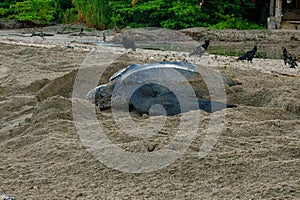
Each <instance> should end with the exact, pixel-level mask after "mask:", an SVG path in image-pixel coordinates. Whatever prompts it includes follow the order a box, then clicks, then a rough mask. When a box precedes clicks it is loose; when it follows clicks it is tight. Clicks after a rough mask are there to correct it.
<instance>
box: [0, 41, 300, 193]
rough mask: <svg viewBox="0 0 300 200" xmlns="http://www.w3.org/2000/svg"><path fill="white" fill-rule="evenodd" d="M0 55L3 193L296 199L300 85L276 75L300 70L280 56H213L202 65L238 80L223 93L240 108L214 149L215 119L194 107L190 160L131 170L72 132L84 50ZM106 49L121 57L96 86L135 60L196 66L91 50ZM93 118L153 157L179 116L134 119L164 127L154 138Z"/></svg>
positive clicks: (154, 54) (5, 48)
mask: <svg viewBox="0 0 300 200" xmlns="http://www.w3.org/2000/svg"><path fill="white" fill-rule="evenodd" d="M0 51H1V54H0V94H1V96H0V122H1V123H0V141H1V143H0V144H1V145H0V160H1V162H0V163H1V165H0V192H3V193H6V194H13V195H14V196H16V198H17V199H62V198H67V199H104V198H112V199H121V198H122V199H123V198H144V199H158V198H164V199H207V198H210V199H229V198H230V199H231V198H241V199H252V198H261V199H266V198H278V199H297V198H300V193H299V191H300V181H299V180H300V168H299V165H300V131H299V130H300V100H299V99H300V79H299V78H298V77H288V76H284V75H279V74H274V73H272V71H277V72H281V73H287V74H299V69H289V68H287V67H284V66H283V62H282V61H281V60H263V59H254V61H253V64H250V63H246V62H236V61H235V59H234V58H231V57H220V56H218V57H216V56H213V55H209V56H208V57H209V58H210V59H208V60H207V61H204V62H202V63H204V64H205V65H206V66H207V67H210V68H211V69H213V70H216V69H218V70H219V71H220V72H221V73H222V74H224V75H227V76H228V77H230V78H232V79H233V80H236V81H238V82H240V83H241V85H236V86H233V87H227V88H226V93H227V101H228V103H231V104H236V105H238V108H234V109H227V110H226V118H225V121H224V127H223V129H222V132H221V134H220V136H219V139H218V141H217V143H216V145H215V147H214V148H213V150H212V151H211V152H209V154H208V155H207V156H205V157H204V158H200V157H199V150H200V147H201V144H202V142H203V141H204V138H205V135H206V133H207V127H208V125H209V121H210V119H211V114H208V113H205V112H204V111H201V110H198V111H191V112H189V113H186V114H183V115H187V116H189V117H193V116H194V115H195V114H200V115H201V120H200V121H199V128H198V130H197V134H196V137H195V139H194V140H193V142H192V144H191V145H190V146H189V148H188V150H187V151H186V152H185V154H184V155H182V156H181V157H180V158H179V159H178V160H176V161H175V162H173V163H171V164H170V165H169V166H167V167H166V168H163V169H160V170H158V171H155V172H150V173H140V174H132V173H125V172H121V171H117V170H115V169H111V168H109V167H107V166H105V165H104V164H103V163H101V162H100V161H98V160H97V159H96V158H95V157H93V156H92V154H90V153H89V151H88V150H87V148H86V147H85V146H83V144H82V142H81V140H80V137H79V135H78V133H77V130H76V128H75V126H74V122H73V114H72V101H74V100H76V99H72V89H73V84H74V80H75V79H76V76H77V72H78V68H79V66H80V65H81V63H82V62H83V61H84V59H85V57H86V56H87V55H88V52H87V51H81V50H74V49H66V48H60V47H53V48H43V47H30V46H22V45H10V44H1V46H0ZM103 51H105V52H106V53H107V52H109V53H111V54H118V55H120V56H117V57H118V59H116V60H115V61H114V62H112V63H111V64H110V66H109V67H108V68H107V70H106V71H105V73H104V74H103V76H102V77H99V84H100V83H106V82H107V81H108V78H109V77H110V76H111V75H112V74H113V73H114V72H116V71H117V70H119V69H122V68H124V67H126V66H128V65H129V64H132V63H147V62H154V61H162V60H164V59H165V60H167V61H174V60H177V61H181V60H184V59H189V61H191V62H195V63H197V62H199V58H187V57H186V54H187V53H186V52H168V51H153V50H141V49H138V50H137V53H135V54H132V53H127V54H124V55H123V49H119V48H111V47H107V48H100V49H98V51H96V52H95V53H99V54H101V53H102V52H103ZM100 62H101V61H100ZM95 113H96V114H97V118H98V119H99V122H100V124H101V126H102V127H103V130H105V133H106V135H107V137H108V138H109V139H110V140H111V141H112V142H113V143H114V144H116V145H118V146H119V147H120V148H122V149H124V150H126V151H128V152H139V153H149V154H151V153H152V152H157V151H159V150H161V149H162V148H164V146H165V145H167V144H168V143H170V141H171V140H172V138H173V137H174V136H175V135H176V134H177V131H178V129H179V125H180V121H181V119H182V118H181V117H182V115H178V116H172V117H165V116H158V117H155V119H154V118H151V119H150V118H149V117H148V116H143V117H140V116H138V115H135V114H134V113H132V114H131V115H130V117H131V118H132V120H133V121H134V122H135V123H136V124H137V125H139V126H147V125H148V124H149V123H151V120H157V121H158V122H159V121H165V124H164V126H163V127H162V128H161V130H159V132H158V133H157V134H155V135H154V136H152V137H149V138H146V139H143V138H137V137H134V136H132V135H128V134H127V133H126V132H124V131H123V130H122V129H120V127H119V126H118V125H117V124H116V122H115V119H114V116H113V114H112V112H111V111H110V110H106V111H99V110H98V109H96V112H95ZM147 127H148V126H147ZM128 128H129V129H133V128H134V127H130V126H129V127H128ZM149 130H150V131H151V130H153V131H156V127H155V126H152V127H151V126H149ZM91 131H93V130H91ZM190 131H192V130H189V129H188V128H187V129H186V134H189V132H190Z"/></svg>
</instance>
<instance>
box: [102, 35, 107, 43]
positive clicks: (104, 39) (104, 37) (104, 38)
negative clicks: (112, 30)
mask: <svg viewBox="0 0 300 200" xmlns="http://www.w3.org/2000/svg"><path fill="white" fill-rule="evenodd" d="M102 36H103V37H102V38H103V42H106V36H105V33H102Z"/></svg>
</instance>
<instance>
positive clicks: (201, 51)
mask: <svg viewBox="0 0 300 200" xmlns="http://www.w3.org/2000/svg"><path fill="white" fill-rule="evenodd" d="M208 45H209V40H205V43H204V44H202V45H200V46H198V47H196V48H195V49H194V51H192V52H191V53H190V54H189V56H193V55H196V56H199V57H201V56H202V55H203V54H204V52H205V51H206V50H207V48H208Z"/></svg>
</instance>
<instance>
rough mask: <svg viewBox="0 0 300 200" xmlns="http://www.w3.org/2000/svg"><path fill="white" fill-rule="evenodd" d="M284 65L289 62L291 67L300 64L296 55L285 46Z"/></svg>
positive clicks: (283, 48)
mask: <svg viewBox="0 0 300 200" xmlns="http://www.w3.org/2000/svg"><path fill="white" fill-rule="evenodd" d="M282 51H283V61H284V65H286V64H289V66H290V68H296V67H297V66H298V64H297V62H296V61H297V59H296V56H293V55H292V54H290V53H289V52H288V51H287V50H286V48H285V47H282Z"/></svg>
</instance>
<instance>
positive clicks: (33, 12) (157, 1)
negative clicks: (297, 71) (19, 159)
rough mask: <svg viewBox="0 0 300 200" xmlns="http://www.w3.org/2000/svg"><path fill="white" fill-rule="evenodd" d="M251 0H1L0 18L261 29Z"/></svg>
mask: <svg viewBox="0 0 300 200" xmlns="http://www.w3.org/2000/svg"><path fill="white" fill-rule="evenodd" d="M254 11H255V5H254V4H253V3H251V1H250V0H223V1H220V0H209V1H204V4H203V5H202V6H200V5H199V0H186V1H179V0H118V1H117V0H111V1H109V0H2V1H1V2H0V17H1V18H5V19H16V20H19V21H38V22H39V23H41V24H48V23H49V22H64V23H72V22H80V23H85V24H87V25H88V26H89V27H95V28H97V29H106V28H112V27H114V26H118V27H121V28H122V27H132V28H133V27H150V26H156V27H164V28H171V29H181V28H188V27H196V26H202V27H212V28H216V29H225V28H234V29H243V30H244V29H261V28H262V27H260V26H258V25H257V24H255V22H251V19H253V13H255V12H254Z"/></svg>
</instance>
